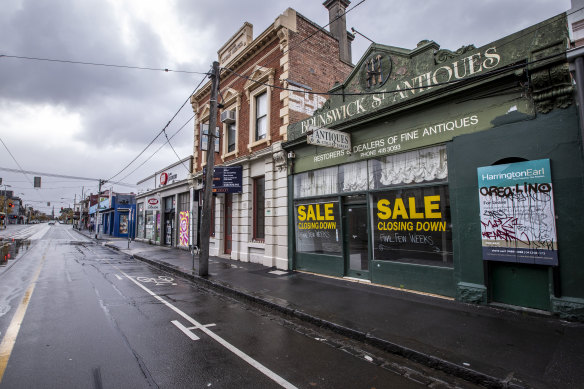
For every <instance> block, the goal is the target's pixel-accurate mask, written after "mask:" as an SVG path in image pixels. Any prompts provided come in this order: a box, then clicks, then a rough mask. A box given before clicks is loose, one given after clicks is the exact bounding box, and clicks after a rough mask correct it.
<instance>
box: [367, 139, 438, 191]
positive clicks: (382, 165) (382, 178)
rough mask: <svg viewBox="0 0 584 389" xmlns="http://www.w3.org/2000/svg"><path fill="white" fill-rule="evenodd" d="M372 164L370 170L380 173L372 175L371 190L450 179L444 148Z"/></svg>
mask: <svg viewBox="0 0 584 389" xmlns="http://www.w3.org/2000/svg"><path fill="white" fill-rule="evenodd" d="M370 163H371V165H370V170H371V171H374V170H375V169H376V170H378V172H379V174H372V175H371V177H370V181H371V182H370V185H371V188H379V187H384V186H389V185H400V184H412V183H422V182H428V181H436V180H445V179H446V178H447V177H448V163H447V159H446V147H444V146H436V147H428V148H425V149H420V150H414V151H410V152H407V153H402V154H395V155H390V156H387V157H383V158H381V159H377V160H371V161H370ZM375 181H377V182H375Z"/></svg>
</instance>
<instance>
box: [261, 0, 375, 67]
mask: <svg viewBox="0 0 584 389" xmlns="http://www.w3.org/2000/svg"><path fill="white" fill-rule="evenodd" d="M365 1H366V0H361V1H360V2H358V3H357V4H355V5H354V6H352V7H351V8H348V9H345V12H343V13H341V14H339V15H338V16H337V17H336V18H334V19H333V20H331V21H330V22H329V23H328V24H326V25H324V26H323V27H321V26H319V25H318V24H316V23H314V25H315V26H317V27H318V29H317V30H316V31H315V32H313V33H312V34H309V35H308V36H307V37H306V38H304V39H302V40H301V41H300V42H298V43H297V44H295V45H294V46H289V47H288V50H286V51H284V52H282V55H285V54H286V53H289V52H291V51H292V50H295V49H296V48H298V47H300V46H301V45H302V44H303V43H304V42H306V41H307V40H309V39H310V38H312V37H313V36H315V35H316V34H317V33H319V32H321V31H324V32H325V33H327V34H328V31H327V30H325V28H326V27H328V26H330V25H331V24H332V23H333V22H336V21H337V20H338V19H340V18H342V17H343V16H345V15H347V14H348V13H349V12H351V11H352V10H354V9H355V8H357V7H358V6H360V5H361V4H363V3H364V2H365ZM275 60H276V58H274V59H271V60H270V61H268V62H266V63H265V64H264V67H267V66H268V65H269V64H271V63H272V62H274V61H275Z"/></svg>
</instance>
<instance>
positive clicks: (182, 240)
mask: <svg viewBox="0 0 584 389" xmlns="http://www.w3.org/2000/svg"><path fill="white" fill-rule="evenodd" d="M178 219H179V232H178V244H179V245H180V246H183V247H188V245H189V212H188V211H183V212H179V214H178Z"/></svg>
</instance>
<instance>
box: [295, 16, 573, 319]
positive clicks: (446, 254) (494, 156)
mask: <svg viewBox="0 0 584 389" xmlns="http://www.w3.org/2000/svg"><path fill="white" fill-rule="evenodd" d="M566 25H567V22H566V16H565V14H562V15H558V16H557V17H554V18H551V19H549V20H546V21H543V22H542V23H539V24H537V25H534V26H532V27H530V28H527V29H525V30H522V31H519V32H517V33H515V34H513V35H510V36H508V37H504V38H502V39H500V40H498V41H495V42H492V43H490V44H487V45H485V46H483V47H479V48H476V47H474V46H473V45H469V46H464V47H461V48H460V49H458V50H456V51H450V50H444V49H440V47H439V45H438V44H436V43H435V42H433V41H422V42H420V43H419V44H418V46H417V47H416V48H415V49H413V50H408V49H402V48H397V47H392V46H386V45H381V44H372V45H371V46H370V47H369V49H368V50H367V51H366V53H365V54H364V56H363V57H362V59H361V60H360V61H359V62H358V63H357V64H356V66H355V68H354V70H353V72H352V73H351V74H350V75H349V76H348V78H347V79H346V80H345V81H344V82H343V83H342V84H339V85H335V87H333V88H332V89H331V90H330V91H329V93H330V94H329V96H328V97H329V99H328V100H327V101H326V103H325V104H324V106H323V107H322V108H320V109H319V110H317V111H316V112H315V113H314V115H313V116H311V117H309V118H307V119H305V120H303V121H300V122H297V123H295V124H293V125H290V126H289V127H288V138H287V142H286V143H285V145H284V148H285V149H286V151H287V155H288V172H289V174H288V203H289V206H288V218H289V223H288V225H289V242H288V247H289V249H288V250H289V268H290V269H294V270H302V271H308V272H314V273H318V274H323V275H330V276H336V277H347V278H351V279H358V280H363V281H364V282H372V283H375V284H382V285H387V286H391V287H395V288H401V289H404V290H412V291H419V292H425V293H431V294H436V295H441V296H447V297H451V298H455V299H457V300H460V301H464V302H471V303H478V304H494V305H496V304H501V305H503V306H510V307H520V308H529V309H535V310H539V311H547V312H551V313H556V314H559V315H561V316H563V317H577V318H580V319H581V318H582V317H583V315H584V313H583V312H584V254H582V253H584V239H582V237H581V236H582V233H583V232H584V224H583V223H582V220H583V217H584V207H583V199H584V193H583V192H584V191H583V189H584V188H583V182H584V180H583V178H584V177H583V174H582V173H583V158H582V156H583V153H582V139H581V131H580V124H579V114H578V109H577V106H576V103H575V101H576V93H577V90H576V87H575V84H574V82H573V79H572V76H571V74H570V70H569V66H568V61H567V59H566V58H567V57H566V52H567V50H568V47H569V39H568V31H567V28H566Z"/></svg>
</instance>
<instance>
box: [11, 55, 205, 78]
mask: <svg viewBox="0 0 584 389" xmlns="http://www.w3.org/2000/svg"><path fill="white" fill-rule="evenodd" d="M0 58H15V59H24V60H31V61H46V62H58V63H66V64H74V65H88V66H103V67H110V68H122V69H132V70H152V71H158V72H165V73H187V74H207V73H205V72H195V71H189V70H174V69H168V68H151V67H142V66H130V65H116V64H107V63H98V62H84V61H71V60H67V59H55V58H39V57H25V56H20V55H7V54H0Z"/></svg>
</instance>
